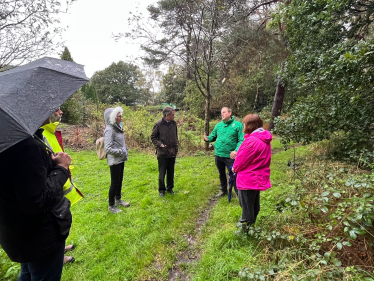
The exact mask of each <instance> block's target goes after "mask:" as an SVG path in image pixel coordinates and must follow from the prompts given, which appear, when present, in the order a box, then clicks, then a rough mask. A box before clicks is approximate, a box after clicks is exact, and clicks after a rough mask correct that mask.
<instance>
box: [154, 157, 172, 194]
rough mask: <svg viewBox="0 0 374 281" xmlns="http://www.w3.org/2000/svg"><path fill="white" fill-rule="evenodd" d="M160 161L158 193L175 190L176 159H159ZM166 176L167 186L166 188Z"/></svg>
mask: <svg viewBox="0 0 374 281" xmlns="http://www.w3.org/2000/svg"><path fill="white" fill-rule="evenodd" d="M157 161H158V192H161V193H165V191H166V189H168V190H173V188H174V166H175V157H172V158H157ZM165 174H166V175H167V176H166V181H167V185H166V187H165Z"/></svg>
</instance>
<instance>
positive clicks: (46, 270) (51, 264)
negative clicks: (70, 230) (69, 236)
mask: <svg viewBox="0 0 374 281" xmlns="http://www.w3.org/2000/svg"><path fill="white" fill-rule="evenodd" d="M64 250H65V241H64V242H63V243H61V245H60V246H59V247H58V248H57V249H56V250H54V251H53V252H52V253H50V254H48V255H47V256H45V257H43V258H42V259H40V260H38V261H33V262H24V263H21V273H20V275H19V276H18V281H33V280H50V281H59V280H61V274H62V266H63V265H64Z"/></svg>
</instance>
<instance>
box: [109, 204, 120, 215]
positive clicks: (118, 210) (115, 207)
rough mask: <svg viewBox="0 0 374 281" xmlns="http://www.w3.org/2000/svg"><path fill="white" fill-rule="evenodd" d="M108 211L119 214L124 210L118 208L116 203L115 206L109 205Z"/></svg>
mask: <svg viewBox="0 0 374 281" xmlns="http://www.w3.org/2000/svg"><path fill="white" fill-rule="evenodd" d="M108 211H109V212H112V213H113V214H117V213H120V212H122V210H120V209H118V207H117V206H116V205H114V206H109V207H108Z"/></svg>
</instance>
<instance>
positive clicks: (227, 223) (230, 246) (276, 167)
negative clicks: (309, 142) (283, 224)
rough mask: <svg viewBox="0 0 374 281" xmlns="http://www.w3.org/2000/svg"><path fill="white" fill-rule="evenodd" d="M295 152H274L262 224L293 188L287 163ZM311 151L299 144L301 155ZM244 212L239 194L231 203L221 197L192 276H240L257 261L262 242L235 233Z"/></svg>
mask: <svg viewBox="0 0 374 281" xmlns="http://www.w3.org/2000/svg"><path fill="white" fill-rule="evenodd" d="M293 153H294V151H293V149H290V150H287V151H283V152H280V153H277V154H275V155H273V156H272V164H271V167H270V168H271V182H272V188H270V189H269V190H267V191H264V192H261V211H260V214H259V218H258V219H257V223H256V224H261V221H263V220H265V219H266V217H267V216H268V215H269V214H270V213H271V212H272V210H273V209H274V207H275V203H276V202H277V198H278V197H279V196H280V195H281V194H283V193H286V192H291V191H292V185H291V183H290V179H291V178H292V173H293V171H292V169H290V168H289V167H288V165H287V163H288V161H289V160H292V159H293ZM307 153H310V152H309V150H308V148H307V147H305V146H302V147H298V148H296V154H297V155H298V156H301V155H305V154H307ZM240 216H241V208H240V206H239V203H238V199H237V198H236V197H235V198H234V201H233V202H232V203H231V204H229V203H228V202H226V200H221V199H220V200H219V202H218V204H217V206H216V207H215V208H214V209H213V210H212V213H211V219H210V220H209V221H208V222H207V224H206V227H205V229H204V232H203V235H202V237H201V240H200V243H201V245H203V246H202V248H201V250H202V252H203V254H202V257H201V260H200V261H199V262H198V263H197V264H194V265H193V266H191V267H190V271H191V272H192V276H193V278H192V279H191V280H204V281H205V280H206V281H208V280H212V281H213V280H215V281H218V280H240V278H239V276H238V273H239V271H240V270H241V269H242V268H243V266H245V265H248V264H250V263H256V262H257V261H256V260H255V259H254V257H253V253H254V251H255V250H256V249H257V251H258V250H261V248H260V249H258V248H257V246H258V242H257V241H256V240H253V239H252V238H250V237H248V238H245V237H243V236H238V235H235V234H234V232H235V231H236V230H237V229H236V223H237V222H238V221H239V219H240Z"/></svg>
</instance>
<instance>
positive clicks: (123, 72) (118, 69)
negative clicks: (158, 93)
mask: <svg viewBox="0 0 374 281" xmlns="http://www.w3.org/2000/svg"><path fill="white" fill-rule="evenodd" d="M139 79H140V76H139V71H138V67H137V66H136V65H133V64H131V63H125V62H123V61H119V62H118V63H112V64H111V65H110V66H109V67H107V68H105V69H104V70H101V71H96V72H95V73H94V75H93V76H92V78H91V85H92V86H94V87H95V89H96V92H97V95H98V98H99V100H100V101H101V102H104V103H115V102H121V103H123V104H125V105H132V104H135V103H136V102H137V101H139V95H140V91H139V88H138V87H137V82H138V80H139Z"/></svg>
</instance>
